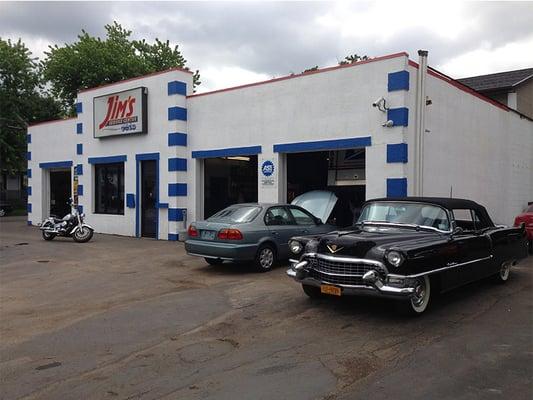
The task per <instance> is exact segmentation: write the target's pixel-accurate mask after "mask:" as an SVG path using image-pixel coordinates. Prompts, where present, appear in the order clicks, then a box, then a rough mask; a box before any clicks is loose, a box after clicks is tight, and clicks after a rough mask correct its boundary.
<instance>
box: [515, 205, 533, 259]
mask: <svg viewBox="0 0 533 400" xmlns="http://www.w3.org/2000/svg"><path fill="white" fill-rule="evenodd" d="M522 222H523V223H525V224H526V233H527V240H528V241H529V252H530V253H532V254H533V204H530V205H529V206H527V208H526V209H525V210H524V212H523V213H522V214H520V215H517V217H516V218H515V220H514V226H520V224H521V223H522Z"/></svg>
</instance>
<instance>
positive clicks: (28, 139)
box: [26, 133, 31, 143]
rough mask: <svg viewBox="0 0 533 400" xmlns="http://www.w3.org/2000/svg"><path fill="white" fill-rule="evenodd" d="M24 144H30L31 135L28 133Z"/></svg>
mask: <svg viewBox="0 0 533 400" xmlns="http://www.w3.org/2000/svg"><path fill="white" fill-rule="evenodd" d="M26 143H31V134H30V133H28V134H27V135H26Z"/></svg>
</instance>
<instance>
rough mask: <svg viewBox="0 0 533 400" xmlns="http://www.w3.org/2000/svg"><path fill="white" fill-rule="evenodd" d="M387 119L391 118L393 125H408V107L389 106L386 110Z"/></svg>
mask: <svg viewBox="0 0 533 400" xmlns="http://www.w3.org/2000/svg"><path fill="white" fill-rule="evenodd" d="M387 120H392V121H393V122H394V124H393V126H407V125H409V109H408V108H407V107H400V108H391V109H389V110H387Z"/></svg>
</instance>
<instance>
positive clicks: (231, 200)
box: [204, 155, 257, 218]
mask: <svg viewBox="0 0 533 400" xmlns="http://www.w3.org/2000/svg"><path fill="white" fill-rule="evenodd" d="M249 202H257V155H250V156H235V157H218V158H206V159H204V218H208V217H210V216H211V215H213V214H214V213H216V212H217V211H220V210H222V209H223V208H225V207H227V206H229V205H232V204H236V203H249Z"/></svg>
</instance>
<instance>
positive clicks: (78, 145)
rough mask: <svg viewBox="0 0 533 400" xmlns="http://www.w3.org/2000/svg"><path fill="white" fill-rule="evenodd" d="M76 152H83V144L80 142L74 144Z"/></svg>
mask: <svg viewBox="0 0 533 400" xmlns="http://www.w3.org/2000/svg"><path fill="white" fill-rule="evenodd" d="M76 154H83V144H82V143H78V144H77V145H76Z"/></svg>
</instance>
